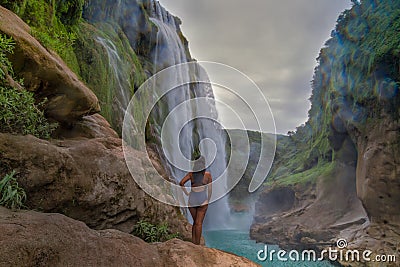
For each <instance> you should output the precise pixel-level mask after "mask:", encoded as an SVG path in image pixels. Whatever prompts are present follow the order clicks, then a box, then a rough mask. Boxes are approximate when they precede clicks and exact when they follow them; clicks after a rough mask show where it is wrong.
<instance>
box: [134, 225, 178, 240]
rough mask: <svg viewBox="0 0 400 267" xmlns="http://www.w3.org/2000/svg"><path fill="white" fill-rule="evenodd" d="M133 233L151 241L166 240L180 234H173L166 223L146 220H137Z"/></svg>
mask: <svg viewBox="0 0 400 267" xmlns="http://www.w3.org/2000/svg"><path fill="white" fill-rule="evenodd" d="M133 234H134V235H135V236H137V237H140V238H141V239H143V240H144V241H146V242H149V243H152V242H164V241H167V240H169V239H172V238H175V237H178V236H179V234H178V233H176V234H171V233H170V231H169V230H168V225H167V224H166V223H164V224H161V225H154V224H151V223H149V222H146V221H144V220H140V221H138V222H137V224H136V225H135V228H134V229H133Z"/></svg>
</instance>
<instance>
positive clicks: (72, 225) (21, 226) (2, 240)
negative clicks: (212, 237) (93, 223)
mask: <svg viewBox="0 0 400 267" xmlns="http://www.w3.org/2000/svg"><path fill="white" fill-rule="evenodd" d="M0 247H1V249H0V266H143V267H146V266H149V267H153V266H182V267H186V266H238V267H239V266H258V265H257V264H255V263H253V262H251V261H249V260H247V259H245V258H243V257H239V256H235V255H233V254H229V253H225V252H222V251H219V250H217V249H211V248H206V247H203V246H197V245H194V244H192V243H190V242H185V241H182V240H179V239H172V240H170V241H167V242H165V243H153V244H149V243H146V242H144V241H143V240H141V239H140V238H137V237H135V236H132V235H129V234H126V233H123V232H120V231H118V230H101V231H96V230H92V229H90V228H88V227H87V226H86V225H85V224H84V223H82V222H79V221H75V220H73V219H71V218H68V217H66V216H63V215H61V214H44V213H38V212H34V211H20V212H12V211H10V210H8V209H5V208H2V207H0Z"/></svg>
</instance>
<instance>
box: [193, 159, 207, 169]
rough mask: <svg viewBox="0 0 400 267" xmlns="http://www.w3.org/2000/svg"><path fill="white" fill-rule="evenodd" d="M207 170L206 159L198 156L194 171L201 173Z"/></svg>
mask: <svg viewBox="0 0 400 267" xmlns="http://www.w3.org/2000/svg"><path fill="white" fill-rule="evenodd" d="M205 169H206V159H205V158H204V157H203V156H198V157H197V158H196V159H195V160H194V163H193V171H194V172H201V171H204V170H205Z"/></svg>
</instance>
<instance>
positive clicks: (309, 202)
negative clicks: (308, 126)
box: [251, 112, 400, 266]
mask: <svg viewBox="0 0 400 267" xmlns="http://www.w3.org/2000/svg"><path fill="white" fill-rule="evenodd" d="M399 132H400V124H399V123H398V122H396V121H393V119H392V117H391V116H390V115H388V114H385V113H384V112H382V114H381V119H380V120H379V121H376V120H371V122H370V123H368V124H367V125H365V128H363V129H357V128H350V130H349V131H348V132H345V133H342V134H339V133H336V132H334V135H333V136H331V137H330V141H331V144H332V147H333V149H334V150H335V158H336V161H335V162H336V163H335V164H336V166H335V167H334V169H333V171H332V172H331V173H330V175H327V176H324V177H319V178H318V179H317V184H316V185H315V186H311V185H310V184H306V185H303V186H289V187H283V188H280V187H277V188H270V189H266V190H264V191H263V192H262V193H261V194H260V198H259V200H258V203H257V205H256V216H255V222H254V224H253V225H252V228H251V236H252V238H254V239H256V240H258V241H261V242H267V243H276V244H279V245H280V246H281V247H283V248H296V249H300V250H302V249H309V248H314V249H318V250H321V249H323V248H326V247H336V241H337V240H338V239H342V238H344V239H346V241H347V243H348V246H347V248H346V249H351V250H353V249H355V250H358V251H365V250H367V249H368V250H371V251H372V253H373V254H372V255H373V256H375V255H377V254H384V255H395V256H396V257H397V258H398V257H399V255H400V248H399V245H398V244H399V242H400V231H399V229H400V207H399V204H398V203H400V196H399V195H398V190H399V188H400V184H399V183H400V181H399V179H398V178H399V177H400V172H399V168H398V166H399V162H398V159H399V158H400V149H399V141H400V138H399ZM353 140H354V141H353ZM293 198H294V201H293ZM341 263H342V264H344V265H346V266H349V265H350V266H383V265H380V264H381V263H377V262H369V263H362V262H341ZM365 264H366V265H365ZM385 266H397V265H396V263H385Z"/></svg>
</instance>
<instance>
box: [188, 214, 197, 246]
mask: <svg viewBox="0 0 400 267" xmlns="http://www.w3.org/2000/svg"><path fill="white" fill-rule="evenodd" d="M189 211H190V214H191V215H192V218H193V226H192V242H193V243H194V242H195V240H196V233H195V231H194V222H195V221H196V217H197V216H196V215H197V208H195V207H189Z"/></svg>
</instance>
